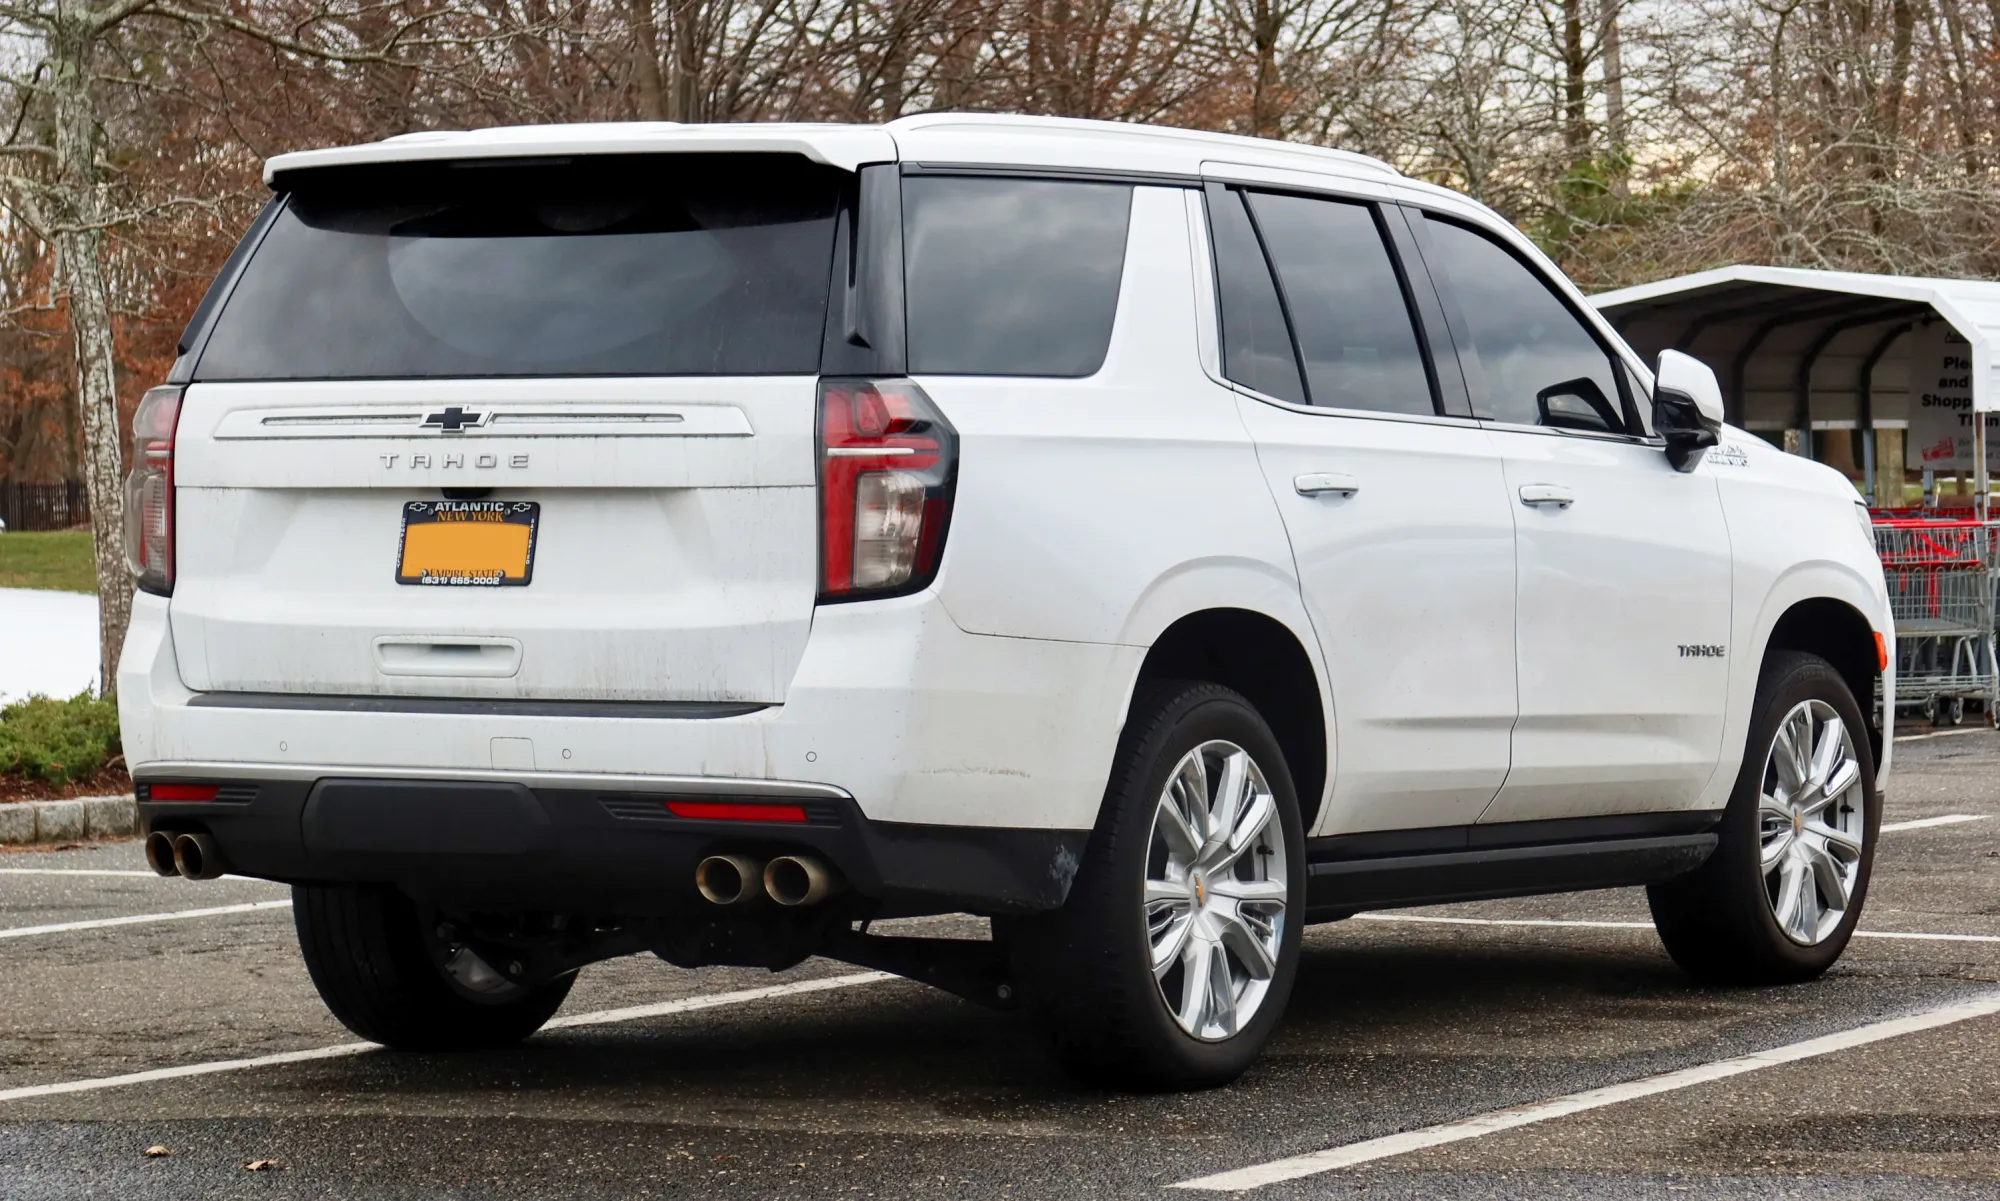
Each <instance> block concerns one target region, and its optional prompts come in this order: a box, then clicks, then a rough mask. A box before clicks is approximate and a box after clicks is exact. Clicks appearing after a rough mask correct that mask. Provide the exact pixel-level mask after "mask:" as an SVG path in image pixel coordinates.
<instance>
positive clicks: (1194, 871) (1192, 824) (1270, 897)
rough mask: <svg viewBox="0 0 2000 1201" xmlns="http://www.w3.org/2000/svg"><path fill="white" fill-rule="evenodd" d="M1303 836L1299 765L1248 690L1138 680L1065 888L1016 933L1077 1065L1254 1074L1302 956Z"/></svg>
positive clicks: (1111, 1077)
mask: <svg viewBox="0 0 2000 1201" xmlns="http://www.w3.org/2000/svg"><path fill="white" fill-rule="evenodd" d="M1304 852H1305V839H1304V835H1303V832H1302V830H1301V828H1300V823H1299V810H1298V801H1297V797H1296V796H1295V795H1294V793H1293V789H1292V780H1291V773H1290V772H1289V771H1288V770H1287V769H1286V765H1285V760H1284V756H1283V754H1282V753H1281V752H1280V751H1279V749H1278V745H1277V740H1276V739H1275V738H1273V737H1272V735H1271V732H1270V729H1269V727H1268V726H1266V725H1265V723H1264V720H1263V718H1262V717H1260V716H1259V715H1258V713H1257V711H1256V710H1255V709H1254V708H1252V707H1251V706H1250V704H1249V702H1248V701H1246V700H1244V699H1243V698H1242V697H1241V696H1239V695H1238V694H1236V693H1235V692H1232V691H1230V690H1229V689H1227V688H1223V687H1221V686H1219V685H1214V684H1192V683H1168V684H1155V685H1149V686H1147V687H1146V688H1145V689H1143V690H1142V691H1141V694H1140V695H1139V696H1138V697H1137V698H1135V700H1134V702H1133V707H1132V713H1131V715H1130V718H1129V719H1128V720H1127V722H1126V726H1125V732H1124V734H1123V736H1122V737H1121V738H1120V740H1119V746H1118V752H1117V758H1116V759H1115V761H1114V763H1113V768H1112V775H1111V783H1110V787H1109V789H1108V790H1107V792H1106V795H1105V801H1104V808H1103V811H1102V814H1101V816H1100V817H1099V820H1098V825H1097V829H1096V830H1095V831H1094V832H1093V833H1092V835H1091V840H1090V846H1089V849H1088V850H1087V851H1086V852H1085V855H1084V862H1083V864H1082V866H1081V867H1080V869H1079V870H1078V873H1077V878H1076V881H1075V884H1074V885H1073V886H1072V888H1071V890H1070V895H1069V899H1068V901H1067V903H1066V904H1065V905H1064V907H1063V908H1062V909H1061V910H1059V911H1058V912H1056V913H1054V914H1051V915H1049V916H1047V917H1045V918H1041V919H1037V920H1035V921H1033V922H1028V923H1023V924H1022V926H1021V928H1020V929H1019V931H1018V936H1017V937H1015V938H1013V939H1012V940H1010V941H1011V942H1012V944H1013V946H1014V948H1015V955H1016V978H1017V979H1018V980H1020V982H1021V984H1022V987H1023V990H1024V992H1025V994H1026V996H1027V998H1028V1000H1029V1001H1030V1003H1031V1004H1032V1005H1033V1006H1034V1007H1035V1008H1036V1009H1037V1010H1038V1011H1039V1012H1040V1014H1041V1015H1042V1016H1043V1017H1044V1019H1045V1020H1046V1022H1047V1024H1048V1026H1049V1029H1050V1031H1051V1033H1052V1034H1053V1035H1054V1036H1055V1039H1056V1042H1057V1046H1058V1049H1059V1051H1060V1053H1061V1055H1062V1057H1063V1059H1064V1060H1065V1062H1066V1063H1067V1064H1068V1065H1069V1066H1070V1067H1071V1069H1072V1070H1074V1071H1075V1072H1077V1073H1078V1074H1079V1075H1081V1076H1083V1077H1085V1078H1086V1079H1091V1080H1095V1081H1099V1082H1102V1083H1106V1084H1111V1085H1115V1086H1121V1087H1140V1088H1203V1087H1210V1086H1213V1085H1218V1084H1225V1083H1227V1082H1229V1081H1230V1080H1233V1079H1235V1078H1236V1077H1237V1076H1238V1075H1240V1074H1242V1072H1243V1070H1244V1069H1245V1068H1247V1067H1248V1066H1249V1065H1250V1063H1251V1062H1252V1061H1253V1060H1255V1059H1256V1057H1257V1055H1258V1053H1259V1052H1260V1051H1262V1049H1263V1047H1264V1043H1265V1042H1266V1041H1267V1040H1268V1039H1269V1038H1270V1036H1271V1031H1272V1029H1273V1028H1274V1027H1275V1026H1276V1025H1277V1023H1278V1019H1279V1017H1280V1016H1281V1015H1282V1013H1283V1011H1284V1008H1285V1001H1286V999H1287V998H1288V997H1289V996H1290V994H1291V989H1292V981H1293V977H1294V976H1295V975H1296V973H1297V970H1298V958H1299V936H1300V928H1301V924H1302V919H1303V917H1304V908H1305V879H1306V870H1305V867H1306V865H1305V853H1304Z"/></svg>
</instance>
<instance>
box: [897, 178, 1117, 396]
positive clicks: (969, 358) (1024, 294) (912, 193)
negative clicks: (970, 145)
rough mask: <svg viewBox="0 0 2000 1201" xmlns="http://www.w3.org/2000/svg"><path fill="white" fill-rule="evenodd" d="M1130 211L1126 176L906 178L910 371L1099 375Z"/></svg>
mask: <svg viewBox="0 0 2000 1201" xmlns="http://www.w3.org/2000/svg"><path fill="white" fill-rule="evenodd" d="M1131 216H1132V188H1131V186H1130V185H1127V184H1100V183H1075V182H1070V181H1062V180H1039V179H996V178H991V177H986V178H982V177H976V176H945V175H938V176H928V175H916V176H909V177H906V178H905V179H904V180H903V276H904V292H905V295H906V298H907V304H908V308H909V318H908V337H909V355H910V371H911V373H912V374H914V375H1031V376H1055V377H1068V378H1078V377H1082V376H1086V375H1093V374H1095V373H1096V372H1097V369H1098V368H1099V367H1102V366H1103V365H1104V356H1105V353H1106V352H1107V351H1108V350H1109V349H1110V346H1111V327H1112V322H1113V321H1114V319H1115V318H1116V317H1117V315H1118V285H1119V282H1120V280H1121V279H1122V278H1123V276H1124V272H1125V235H1126V229H1127V227H1128V226H1129V224H1130V223H1131Z"/></svg>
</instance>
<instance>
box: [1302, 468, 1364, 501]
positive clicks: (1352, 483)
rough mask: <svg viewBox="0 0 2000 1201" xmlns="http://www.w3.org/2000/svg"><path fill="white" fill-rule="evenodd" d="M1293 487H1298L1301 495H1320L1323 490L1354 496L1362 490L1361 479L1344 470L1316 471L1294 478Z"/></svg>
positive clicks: (1339, 494)
mask: <svg viewBox="0 0 2000 1201" xmlns="http://www.w3.org/2000/svg"><path fill="white" fill-rule="evenodd" d="M1292 487H1294V488H1296V489H1298V492H1299V495H1300V496H1318V495H1320V494H1321V493H1322V492H1332V493H1334V494H1336V495H1338V496H1353V495H1354V494H1355V493H1356V492H1359V491H1361V481H1360V480H1357V479H1355V478H1354V477H1353V476H1351V475H1349V474H1347V473H1346V472H1344V471H1315V472H1312V473H1310V474H1307V475H1302V476H1298V477H1297V478H1295V479H1293V480H1292Z"/></svg>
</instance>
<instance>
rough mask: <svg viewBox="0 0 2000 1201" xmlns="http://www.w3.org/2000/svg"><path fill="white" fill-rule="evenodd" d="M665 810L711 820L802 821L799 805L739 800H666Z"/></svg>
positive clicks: (803, 813)
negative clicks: (749, 802)
mask: <svg viewBox="0 0 2000 1201" xmlns="http://www.w3.org/2000/svg"><path fill="white" fill-rule="evenodd" d="M667 812H668V813H671V814H673V815H674V816H675V817H693V818H699V819H701V820H702V821H711V822H802V821H804V820H805V819H806V811H805V809H804V808H803V807H801V806H799V805H752V804H745V803H743V802H741V801H668V802H667Z"/></svg>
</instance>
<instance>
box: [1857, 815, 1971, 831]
mask: <svg viewBox="0 0 2000 1201" xmlns="http://www.w3.org/2000/svg"><path fill="white" fill-rule="evenodd" d="M1986 818H1987V815H1986V814H1984V813H1947V814H1945V815H1944V816H1943V817H1920V818H1917V819H1916V820H1915V821H1907V822H1884V823H1883V825H1882V833H1884V834H1887V833H1888V832H1889V831H1891V830H1927V829H1929V828H1930V827H1932V826H1955V825H1957V824H1958V823H1960V822H1983V821H1985V820H1986Z"/></svg>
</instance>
